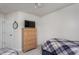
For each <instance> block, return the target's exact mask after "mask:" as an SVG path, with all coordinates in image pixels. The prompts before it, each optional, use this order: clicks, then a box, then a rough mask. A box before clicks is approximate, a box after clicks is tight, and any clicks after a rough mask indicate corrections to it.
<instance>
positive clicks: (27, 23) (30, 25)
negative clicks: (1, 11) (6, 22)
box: [25, 20, 35, 27]
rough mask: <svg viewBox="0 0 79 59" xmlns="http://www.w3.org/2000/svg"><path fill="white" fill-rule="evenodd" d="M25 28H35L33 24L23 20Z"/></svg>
mask: <svg viewBox="0 0 79 59" xmlns="http://www.w3.org/2000/svg"><path fill="white" fill-rule="evenodd" d="M25 27H35V22H34V21H27V20H25Z"/></svg>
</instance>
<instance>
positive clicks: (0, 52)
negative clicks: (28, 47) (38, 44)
mask: <svg viewBox="0 0 79 59" xmlns="http://www.w3.org/2000/svg"><path fill="white" fill-rule="evenodd" d="M0 55H18V52H17V51H16V50H14V49H11V48H1V49H0Z"/></svg>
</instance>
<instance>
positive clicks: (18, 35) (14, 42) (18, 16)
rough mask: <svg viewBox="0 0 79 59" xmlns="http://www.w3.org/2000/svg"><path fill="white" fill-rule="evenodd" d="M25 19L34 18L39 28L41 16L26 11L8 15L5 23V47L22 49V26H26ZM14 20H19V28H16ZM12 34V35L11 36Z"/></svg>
mask: <svg viewBox="0 0 79 59" xmlns="http://www.w3.org/2000/svg"><path fill="white" fill-rule="evenodd" d="M24 20H32V21H35V22H36V27H37V29H38V25H39V24H38V20H39V17H37V16H34V15H31V14H27V13H24V12H20V11H18V12H14V13H10V14H8V15H6V20H5V21H6V23H5V32H6V34H5V47H9V48H13V49H17V50H21V48H22V28H23V26H24ZM14 21H17V22H18V26H19V27H18V29H17V30H14V29H13V28H12V24H13V22H14ZM10 34H12V36H10Z"/></svg>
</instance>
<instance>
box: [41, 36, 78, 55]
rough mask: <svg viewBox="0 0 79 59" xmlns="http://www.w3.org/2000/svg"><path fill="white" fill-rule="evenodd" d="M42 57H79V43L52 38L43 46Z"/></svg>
mask: <svg viewBox="0 0 79 59" xmlns="http://www.w3.org/2000/svg"><path fill="white" fill-rule="evenodd" d="M42 55H79V41H71V40H66V39H59V38H52V39H50V40H47V41H46V42H45V43H44V44H43V45H42Z"/></svg>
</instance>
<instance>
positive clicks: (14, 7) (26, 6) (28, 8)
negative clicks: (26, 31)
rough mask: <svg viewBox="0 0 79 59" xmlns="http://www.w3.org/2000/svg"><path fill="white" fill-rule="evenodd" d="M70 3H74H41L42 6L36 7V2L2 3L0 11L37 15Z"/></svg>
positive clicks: (42, 14)
mask: <svg viewBox="0 0 79 59" xmlns="http://www.w3.org/2000/svg"><path fill="white" fill-rule="evenodd" d="M70 5H72V3H41V7H39V8H35V3H0V12H1V13H5V14H7V13H11V12H16V11H23V12H27V13H30V14H34V15H37V16H44V15H46V14H48V13H51V12H54V11H56V10H59V9H62V8H65V7H67V6H70Z"/></svg>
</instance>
